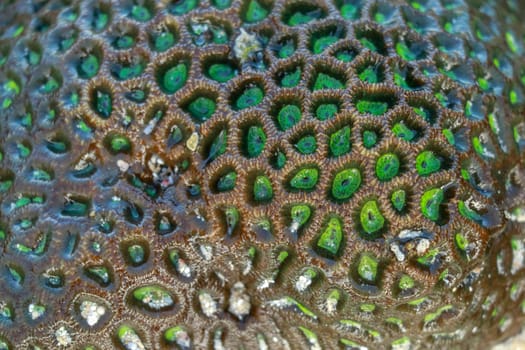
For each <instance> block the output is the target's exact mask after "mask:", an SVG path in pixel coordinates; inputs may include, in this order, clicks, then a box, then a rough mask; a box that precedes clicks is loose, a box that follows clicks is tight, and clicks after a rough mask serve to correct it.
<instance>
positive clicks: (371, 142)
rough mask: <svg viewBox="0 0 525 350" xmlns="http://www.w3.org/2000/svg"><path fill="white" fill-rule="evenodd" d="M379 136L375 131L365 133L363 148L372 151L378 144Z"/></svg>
mask: <svg viewBox="0 0 525 350" xmlns="http://www.w3.org/2000/svg"><path fill="white" fill-rule="evenodd" d="M377 140H378V136H377V133H376V132H375V131H374V130H365V131H363V146H365V148H367V149H370V148H372V147H374V146H375V145H376V144H377Z"/></svg>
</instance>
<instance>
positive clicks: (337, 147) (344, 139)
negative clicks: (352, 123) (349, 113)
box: [329, 126, 351, 157]
mask: <svg viewBox="0 0 525 350" xmlns="http://www.w3.org/2000/svg"><path fill="white" fill-rule="evenodd" d="M350 133H351V130H350V127H349V126H345V127H343V128H341V129H339V130H337V131H336V132H334V133H333V134H331V135H330V141H329V142H330V143H329V148H330V154H331V155H332V156H333V157H339V156H342V155H344V154H347V153H348V152H350V149H351V140H350Z"/></svg>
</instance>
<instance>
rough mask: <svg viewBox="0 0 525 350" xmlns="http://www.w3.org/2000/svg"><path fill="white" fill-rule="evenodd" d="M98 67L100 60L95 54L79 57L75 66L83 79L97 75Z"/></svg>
mask: <svg viewBox="0 0 525 350" xmlns="http://www.w3.org/2000/svg"><path fill="white" fill-rule="evenodd" d="M99 68H100V62H99V60H98V58H97V56H95V55H93V54H89V55H87V56H85V57H82V58H81V59H80V62H79V64H78V67H77V71H78V75H79V76H80V77H81V78H83V79H91V78H93V77H94V76H95V75H97V73H98V70H99Z"/></svg>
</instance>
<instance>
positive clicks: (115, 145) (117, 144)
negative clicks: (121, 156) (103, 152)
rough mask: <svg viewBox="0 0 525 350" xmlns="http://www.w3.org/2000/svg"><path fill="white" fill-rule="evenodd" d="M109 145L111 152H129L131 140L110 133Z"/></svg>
mask: <svg viewBox="0 0 525 350" xmlns="http://www.w3.org/2000/svg"><path fill="white" fill-rule="evenodd" d="M109 147H110V151H111V153H113V154H117V153H129V152H130V151H131V142H130V141H129V139H128V138H127V137H126V136H124V135H112V136H111V137H110V140H109Z"/></svg>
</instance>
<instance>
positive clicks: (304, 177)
mask: <svg viewBox="0 0 525 350" xmlns="http://www.w3.org/2000/svg"><path fill="white" fill-rule="evenodd" d="M318 180H319V170H317V169H316V168H304V169H301V170H299V171H298V172H297V174H295V176H294V177H293V178H292V180H291V181H290V186H292V188H294V189H297V190H311V189H313V188H314V187H315V185H317V181H318Z"/></svg>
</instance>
